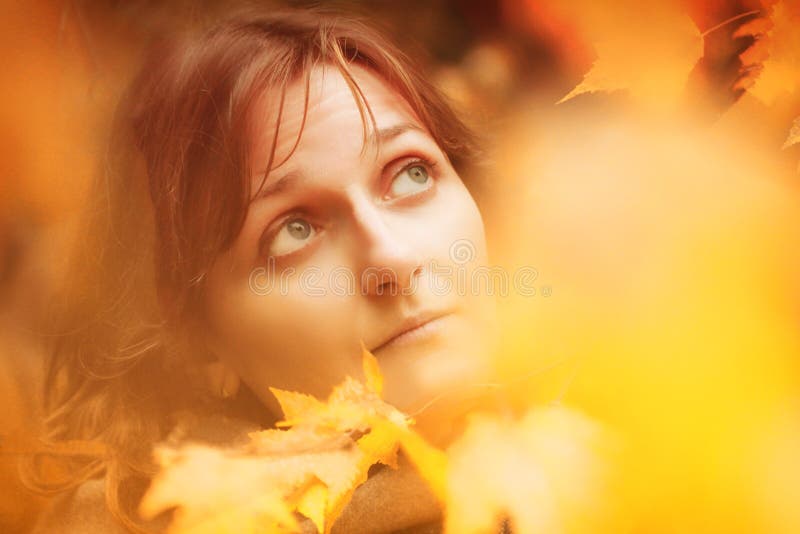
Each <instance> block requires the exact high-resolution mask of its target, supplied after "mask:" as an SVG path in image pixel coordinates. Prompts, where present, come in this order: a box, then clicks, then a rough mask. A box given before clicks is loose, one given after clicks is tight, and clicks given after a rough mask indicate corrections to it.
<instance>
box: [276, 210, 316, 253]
mask: <svg viewBox="0 0 800 534" xmlns="http://www.w3.org/2000/svg"><path fill="white" fill-rule="evenodd" d="M316 233H317V230H316V229H315V228H314V226H313V225H312V224H311V223H310V222H308V221H307V220H305V219H301V218H294V219H289V220H288V221H286V222H285V223H283V225H282V226H281V228H280V229H279V230H278V232H277V233H276V234H275V237H273V238H272V243H270V246H269V251H268V252H269V255H270V256H284V255H286V254H290V253H292V252H294V251H295V250H300V249H301V248H303V247H304V246H306V245H307V244H308V243H309V242H311V240H312V239H313V238H314V236H315V235H316Z"/></svg>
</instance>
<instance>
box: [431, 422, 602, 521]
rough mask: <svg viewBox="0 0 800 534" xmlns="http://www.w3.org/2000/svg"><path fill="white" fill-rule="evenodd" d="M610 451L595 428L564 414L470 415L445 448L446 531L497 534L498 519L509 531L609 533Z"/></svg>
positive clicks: (598, 427)
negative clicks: (508, 523)
mask: <svg viewBox="0 0 800 534" xmlns="http://www.w3.org/2000/svg"><path fill="white" fill-rule="evenodd" d="M611 450H613V440H612V439H611V438H610V436H609V435H608V434H607V433H606V431H605V430H604V429H603V428H602V427H601V426H600V425H599V424H597V423H595V422H593V421H591V420H589V419H588V418H586V417H584V416H582V415H580V414H578V413H576V412H573V411H570V410H567V409H563V408H538V409H533V410H531V411H530V412H529V413H528V414H526V415H525V416H524V417H523V418H522V419H521V420H520V421H513V420H504V419H500V418H498V417H496V416H488V415H476V416H475V417H474V419H473V420H472V421H471V424H470V426H469V427H468V428H467V430H466V432H465V433H464V435H463V436H462V437H461V438H460V439H459V440H458V441H457V442H456V443H454V444H453V446H452V447H451V448H450V449H449V450H448V454H449V456H450V469H449V472H448V475H447V494H448V496H447V520H446V532H448V533H453V534H455V533H458V534H466V533H484V532H486V533H489V532H496V529H497V525H498V523H499V520H500V519H502V518H504V517H508V518H509V520H510V521H511V526H512V530H513V531H514V532H569V531H575V530H579V531H585V532H602V531H606V532H610V531H613V530H608V526H609V524H608V522H607V521H608V519H607V518H606V517H605V514H606V513H607V511H608V510H609V509H610V508H609V507H608V495H609V494H610V493H611V489H612V488H611V485H610V483H609V481H610V480H611V476H610V475H611V470H610V465H611V464H610V463H609V458H611V455H610V454H609V452H610V451H611ZM602 527H605V528H602Z"/></svg>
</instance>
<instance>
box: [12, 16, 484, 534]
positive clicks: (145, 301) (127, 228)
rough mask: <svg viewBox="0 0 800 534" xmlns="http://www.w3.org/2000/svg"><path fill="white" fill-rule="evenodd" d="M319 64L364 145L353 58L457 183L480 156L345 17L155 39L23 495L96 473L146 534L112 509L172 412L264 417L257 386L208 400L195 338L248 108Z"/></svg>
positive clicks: (367, 117)
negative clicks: (342, 88) (410, 118)
mask: <svg viewBox="0 0 800 534" xmlns="http://www.w3.org/2000/svg"><path fill="white" fill-rule="evenodd" d="M319 64H327V65H330V66H333V67H335V68H337V69H338V70H339V71H340V72H341V73H342V75H343V76H344V78H345V80H346V81H347V83H348V85H349V86H350V89H351V91H352V93H353V97H354V99H355V101H356V102H357V104H358V107H359V110H360V112H361V116H362V120H363V123H364V128H365V139H366V135H367V128H368V126H369V125H370V122H372V123H373V124H372V126H374V120H373V119H372V115H371V111H370V109H369V104H368V102H366V100H365V99H364V97H363V95H362V94H361V90H360V88H359V86H358V84H357V83H356V82H355V80H354V78H353V77H352V76H351V74H350V71H349V66H350V65H351V64H358V65H360V66H363V67H365V68H368V69H370V70H371V71H372V72H373V73H375V74H376V75H377V76H379V77H380V78H382V79H383V80H384V81H386V82H387V83H388V84H389V85H390V86H391V87H392V88H393V89H394V90H396V91H397V92H398V94H400V95H401V96H402V97H403V98H404V99H405V100H406V101H407V102H408V104H409V105H410V106H411V108H412V109H413V111H414V112H415V113H416V115H417V116H418V118H419V120H420V121H421V123H422V124H423V125H424V126H425V127H426V128H427V129H428V131H429V132H430V134H431V135H432V137H433V138H434V140H435V141H436V142H437V143H438V144H439V146H440V147H441V148H442V150H443V151H444V152H445V154H446V155H447V156H448V158H450V160H451V162H452V163H453V165H454V167H455V168H456V170H458V171H460V172H462V174H463V173H464V171H465V170H466V167H467V166H468V164H469V163H470V162H471V161H472V160H473V159H474V157H475V155H476V148H475V142H474V137H473V135H472V133H471V131H470V130H469V129H468V128H467V127H466V126H465V125H464V123H463V122H462V121H461V120H460V119H459V118H458V116H457V115H456V114H455V113H454V111H453V109H452V108H451V106H450V105H449V104H448V102H447V100H446V99H445V97H444V96H443V95H442V94H441V93H440V92H439V91H438V90H437V89H436V87H434V86H433V85H432V83H431V82H430V81H429V80H430V76H429V75H428V74H427V73H426V72H424V71H423V70H422V69H421V68H420V67H419V66H417V65H416V64H415V63H414V62H412V61H411V60H410V59H409V58H408V57H407V56H406V55H405V54H404V53H403V52H402V51H401V50H399V49H398V48H397V47H396V46H395V45H393V44H391V43H390V42H389V41H387V40H386V38H384V36H383V34H382V32H381V31H378V30H376V29H375V28H373V27H372V26H370V25H369V24H366V23H365V22H363V21H361V20H359V19H356V18H354V17H351V16H343V15H338V14H334V13H330V12H322V11H318V10H291V11H280V12H273V13H267V14H264V13H253V12H248V13H245V14H241V13H240V14H238V15H237V16H235V17H233V18H230V19H227V20H224V21H221V22H218V23H216V24H215V25H213V26H212V27H211V28H210V29H204V30H202V29H201V30H195V31H188V32H186V33H184V34H182V35H180V36H177V37H176V36H172V37H170V38H169V39H166V40H162V41H160V42H158V43H156V44H154V45H153V46H152V48H151V50H150V52H149V53H148V54H147V55H146V56H145V58H144V60H143V64H142V66H141V68H140V70H139V74H138V75H137V76H136V77H135V78H134V80H133V82H132V84H131V85H130V87H129V89H128V90H127V92H126V93H125V95H124V96H123V98H122V101H121V103H120V104H119V106H118V109H117V112H116V116H115V118H114V128H113V134H112V139H111V141H110V143H109V149H108V152H107V155H106V158H105V161H104V162H103V165H102V172H100V173H98V177H99V179H98V180H97V181H96V183H95V184H94V188H93V191H92V195H91V198H90V201H89V204H88V209H87V215H86V217H85V220H84V221H83V227H82V230H81V231H80V232H79V236H80V243H79V244H78V246H77V247H76V254H75V257H74V258H73V260H72V263H71V265H72V267H71V269H70V271H69V273H68V274H67V276H66V282H67V283H66V284H65V287H64V291H63V293H62V294H61V296H60V297H59V299H58V302H56V306H55V307H54V316H53V321H52V324H53V325H54V327H55V330H56V332H55V335H53V336H52V340H53V346H52V351H51V354H50V358H49V361H48V366H47V373H46V380H45V385H44V393H45V409H46V421H45V423H46V436H45V440H44V442H45V444H46V448H45V450H44V451H43V452H42V453H41V454H37V455H35V456H34V457H33V458H32V459H31V462H30V465H29V466H28V469H27V474H28V476H27V479H28V481H29V483H30V484H31V485H32V486H35V487H36V488H38V489H39V490H40V491H45V492H53V493H55V492H60V491H64V490H66V489H70V488H74V487H76V486H78V485H80V484H81V483H83V482H85V481H87V480H89V479H91V478H97V477H101V476H105V481H106V502H107V506H108V508H109V510H110V511H111V513H112V514H113V515H114V516H115V517H116V518H117V519H118V520H119V521H120V522H122V523H123V524H124V525H125V526H127V527H128V528H129V529H131V530H134V531H139V530H142V528H143V527H142V525H141V524H140V523H139V522H138V521H137V520H135V519H134V511H133V510H131V509H130V508H129V507H126V506H123V505H121V503H120V487H121V485H123V483H126V482H127V481H132V480H139V481H141V480H147V479H149V478H150V477H151V476H152V475H153V473H154V472H155V466H154V465H153V463H152V459H151V454H152V448H153V445H154V444H155V443H157V442H158V441H161V440H163V439H165V438H166V436H167V435H168V434H169V432H170V431H171V430H172V429H173V428H174V426H175V424H176V416H177V414H181V413H191V412H195V413H197V412H200V413H202V412H215V411H227V412H233V413H234V414H236V415H237V416H243V417H250V418H258V417H259V415H258V414H261V413H263V412H264V411H265V410H264V409H263V408H261V409H260V410H259V409H256V408H255V407H254V405H255V404H257V402H258V401H257V400H255V396H254V395H252V392H249V394H247V393H245V394H240V395H239V396H237V399H236V400H235V401H226V402H222V401H220V400H218V399H213V398H212V396H211V395H209V394H208V393H207V391H206V388H205V387H202V386H201V385H200V380H199V377H198V376H195V375H194V373H196V372H197V371H196V369H197V367H198V366H197V365H196V364H195V365H193V364H192V362H197V361H198V359H202V358H204V354H203V350H202V347H197V346H196V345H195V344H193V342H192V335H191V332H192V327H193V325H194V326H196V322H197V321H198V320H200V317H199V312H198V310H199V309H200V307H199V303H200V302H201V300H202V295H203V288H204V280H205V275H206V273H207V272H208V271H209V269H210V267H211V265H212V264H213V262H214V260H215V258H217V257H218V255H219V254H220V253H221V252H223V251H225V250H226V248H227V247H229V246H230V245H231V244H232V242H233V240H234V239H235V238H236V236H237V235H238V234H239V232H240V230H241V228H242V225H243V223H244V219H245V215H246V213H247V209H248V205H249V202H250V199H251V198H252V193H253V191H251V184H250V177H249V174H248V172H246V169H249V168H250V166H249V163H248V158H249V157H250V153H249V148H250V145H249V141H250V140H251V139H252V133H253V130H254V125H253V124H252V123H251V116H252V113H251V111H252V109H253V106H254V105H255V103H256V102H257V100H258V99H259V98H260V97H262V96H263V95H264V94H269V95H275V96H276V97H277V98H275V99H274V101H276V102H279V104H278V106H280V107H281V108H282V103H283V95H284V94H285V91H286V89H287V86H288V85H289V84H290V83H294V82H296V81H298V80H305V82H306V99H307V95H308V83H309V81H308V80H309V76H310V72H311V70H312V68H313V67H314V66H315V65H319ZM307 104H308V102H307V100H306V105H307ZM280 111H281V110H280V109H278V120H277V122H276V125H275V128H276V130H275V133H276V135H274V136H273V140H272V143H273V144H272V150H271V155H270V161H269V162H267V165H266V168H267V172H269V169H270V168H272V167H273V166H274V164H275V162H274V161H272V160H273V158H274V153H275V142H276V140H277V129H278V128H280ZM300 135H302V131H301V134H300ZM264 176H265V177H266V173H265V175H264ZM53 458H57V459H58V460H59V462H58V469H56V471H55V472H56V473H57V474H58V476H53V469H52V459H53ZM48 466H49V467H50V468H49V469H45V467H48ZM45 472H47V473H48V475H47V476H45Z"/></svg>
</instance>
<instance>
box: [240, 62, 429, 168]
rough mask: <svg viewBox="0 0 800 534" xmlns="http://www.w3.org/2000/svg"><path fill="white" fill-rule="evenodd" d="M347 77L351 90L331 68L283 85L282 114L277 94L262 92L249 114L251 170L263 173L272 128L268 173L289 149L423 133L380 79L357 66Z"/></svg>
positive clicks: (405, 106) (407, 108) (411, 113)
mask: <svg viewBox="0 0 800 534" xmlns="http://www.w3.org/2000/svg"><path fill="white" fill-rule="evenodd" d="M350 73H351V75H352V80H353V82H354V84H356V85H357V88H355V87H351V86H350V85H349V84H348V81H347V79H346V78H345V76H344V75H343V74H342V72H341V71H340V70H339V69H338V68H337V67H336V66H333V65H321V66H316V67H314V68H313V69H312V70H311V71H310V73H309V76H308V80H306V77H305V76H304V77H302V78H301V79H298V80H295V81H293V82H292V83H290V84H289V85H288V86H287V88H286V91H285V94H284V95H283V109H282V110H281V109H280V108H281V95H280V94H275V93H276V92H275V91H269V90H268V91H266V92H265V94H264V95H263V98H261V99H260V100H259V103H258V105H257V106H256V108H255V110H254V117H253V119H254V120H253V123H254V124H255V128H254V134H255V135H254V139H253V141H254V146H253V148H252V155H253V164H254V166H255V167H256V168H258V169H260V170H262V171H263V170H265V168H264V166H265V165H266V163H267V162H268V161H269V153H270V150H271V147H272V143H273V142H274V141H275V133H276V126H277V132H278V136H277V143H276V147H275V155H274V163H273V165H272V167H273V168H275V166H276V165H278V164H280V163H281V162H283V161H284V160H285V159H287V157H288V156H289V155H290V154H291V153H292V152H293V149H294V148H297V149H298V150H300V151H301V152H302V151H303V149H305V148H311V149H313V147H314V146H318V145H319V144H320V143H322V144H324V143H326V142H329V143H338V142H342V141H346V140H352V138H354V137H357V138H358V139H360V140H362V141H364V140H370V139H372V140H376V139H378V137H377V136H376V135H375V131H374V129H375V128H377V130H386V129H390V128H396V127H399V126H405V127H409V126H410V127H412V128H417V129H419V130H422V131H426V132H427V128H425V127H424V125H423V124H422V123H421V121H420V120H419V118H418V117H417V115H416V113H414V111H413V109H412V108H411V106H410V105H409V104H408V102H406V100H405V99H404V98H403V97H402V96H401V95H400V94H399V93H398V92H397V91H396V90H395V89H394V88H393V87H392V86H390V85H389V84H388V83H386V82H385V81H384V80H383V79H382V78H380V77H379V76H377V75H376V74H374V73H373V72H372V71H370V70H369V69H367V68H364V67H361V66H359V65H351V66H350ZM359 92H360V94H359ZM359 98H362V99H363V102H364V107H363V114H362V113H361V112H359V106H358V99H359ZM370 113H371V115H372V117H373V118H374V121H375V124H372V121H371V118H370ZM278 121H279V122H278ZM296 145H297V146H296Z"/></svg>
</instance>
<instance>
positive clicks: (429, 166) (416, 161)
mask: <svg viewBox="0 0 800 534" xmlns="http://www.w3.org/2000/svg"><path fill="white" fill-rule="evenodd" d="M401 159H403V158H401ZM417 165H421V166H424V167H425V168H426V170H427V171H428V175H429V176H430V179H431V180H435V179H436V167H437V163H436V162H435V161H432V160H430V159H428V158H425V157H423V156H413V159H411V160H410V161H408V162H406V163H405V164H404V165H403V166H402V167H400V169H398V170H397V172H394V173H392V176H391V177H390V181H389V184H391V180H394V179H395V178H397V177H398V176H399V175H400V174H401V173H403V172H405V171H407V170H408V169H410V168H411V167H414V166H417ZM384 189H386V187H384ZM426 191H427V190H426ZM426 191H422V192H420V193H415V194H411V195H408V196H406V197H399V198H397V199H392V198H390V197H386V194H384V199H385V200H390V201H391V200H401V199H403V198H408V197H415V196H417V195H420V194H424V193H425V192H426ZM295 218H304V219H306V220H307V221H308V222H309V224H311V226H312V227H313V228H314V231H315V232H317V234H319V232H320V231H321V228H320V226H319V225H317V224H314V222H313V221H312V220H311V217H310V216H309V215H308V214H307V213H305V212H303V211H302V210H292V211H290V212H289V213H287V214H286V215H285V216H283V217H280V222H278V223H276V224H272V225H270V229H269V230H268V231H267V232H265V233H264V235H263V237H262V238H261V240H260V242H259V250H260V251H261V256H262V257H266V258H269V257H273V258H276V259H278V258H281V259H283V258H287V257H290V256H293V255H294V254H296V253H299V252H301V251H303V250H305V249H306V248H307V246H306V247H302V248H300V249H297V250H296V251H293V252H290V253H288V254H284V255H282V256H270V255H269V254H268V253H267V248H268V246H269V245H270V243H271V242H272V241H273V239H274V238H275V235H276V234H277V233H278V232H279V231H280V230H281V229H282V228H283V225H284V224H286V223H287V222H288V221H290V220H292V219H295ZM315 239H316V238H315Z"/></svg>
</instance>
